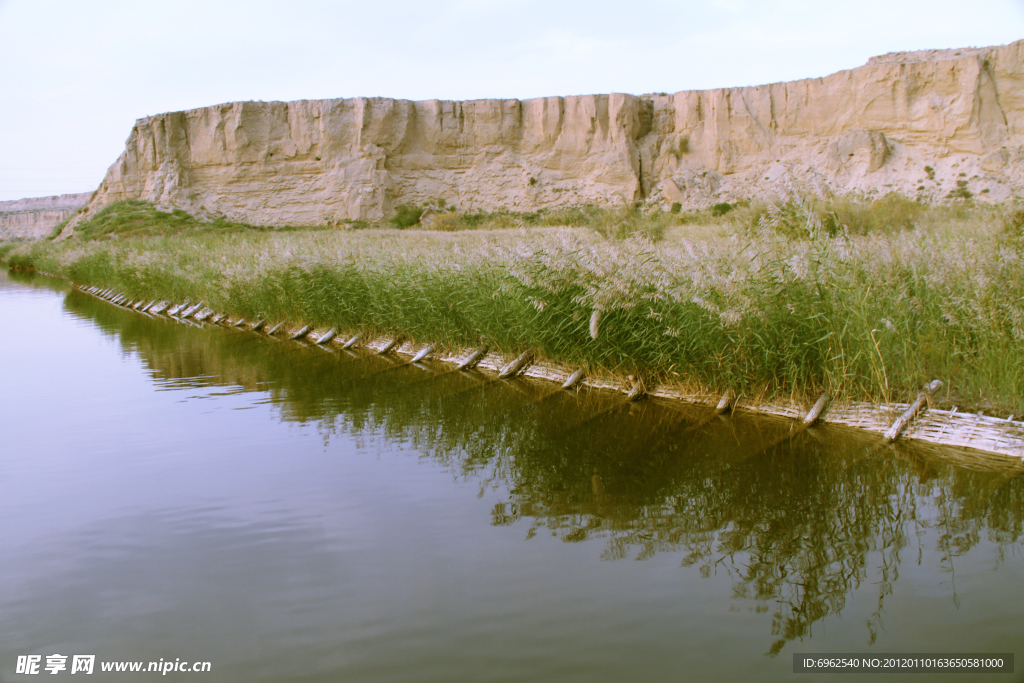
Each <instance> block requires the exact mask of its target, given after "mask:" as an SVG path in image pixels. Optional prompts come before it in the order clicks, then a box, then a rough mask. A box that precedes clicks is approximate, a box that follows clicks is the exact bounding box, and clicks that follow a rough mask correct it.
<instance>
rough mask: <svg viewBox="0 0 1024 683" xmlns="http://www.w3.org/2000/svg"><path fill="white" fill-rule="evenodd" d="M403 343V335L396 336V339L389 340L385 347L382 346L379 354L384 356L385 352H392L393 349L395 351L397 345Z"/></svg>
mask: <svg viewBox="0 0 1024 683" xmlns="http://www.w3.org/2000/svg"><path fill="white" fill-rule="evenodd" d="M401 343H402V338H401V337H395V338H394V339H392V340H391V341H389V342H388V343H387V344H385V345H384V348H382V349H381V350H380V351H378V352H377V355H379V356H383V355H384V354H385V353H390V352H391V351H393V350H394V349H395V347H396V346H398V345H399V344H401Z"/></svg>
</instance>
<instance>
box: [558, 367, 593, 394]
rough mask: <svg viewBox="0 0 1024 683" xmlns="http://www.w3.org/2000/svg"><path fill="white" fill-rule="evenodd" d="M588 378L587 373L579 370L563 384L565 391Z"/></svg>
mask: <svg viewBox="0 0 1024 683" xmlns="http://www.w3.org/2000/svg"><path fill="white" fill-rule="evenodd" d="M586 376H587V373H586V372H584V371H583V370H577V371H576V372H574V373H572V374H571V375H569V378H568V379H567V380H565V382H564V383H563V384H562V388H563V389H572V388H573V387H574V386H576V385H577V384H579V383H580V382H582V381H583V378H584V377H586Z"/></svg>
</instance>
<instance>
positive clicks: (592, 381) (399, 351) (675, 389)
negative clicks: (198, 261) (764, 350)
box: [35, 271, 1024, 476]
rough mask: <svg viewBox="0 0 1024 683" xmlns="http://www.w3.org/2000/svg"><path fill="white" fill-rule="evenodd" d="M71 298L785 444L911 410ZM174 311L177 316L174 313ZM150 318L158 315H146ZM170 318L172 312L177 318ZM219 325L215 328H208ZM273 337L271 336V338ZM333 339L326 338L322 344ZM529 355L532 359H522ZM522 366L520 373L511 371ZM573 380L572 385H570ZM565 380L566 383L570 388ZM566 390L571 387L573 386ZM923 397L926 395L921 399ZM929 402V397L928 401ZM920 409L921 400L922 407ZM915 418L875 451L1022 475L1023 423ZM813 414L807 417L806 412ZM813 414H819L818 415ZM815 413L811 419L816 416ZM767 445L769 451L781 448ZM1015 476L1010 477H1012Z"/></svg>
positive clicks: (942, 414)
mask: <svg viewBox="0 0 1024 683" xmlns="http://www.w3.org/2000/svg"><path fill="white" fill-rule="evenodd" d="M35 272H38V273H39V274H41V275H45V276H48V277H54V278H58V279H65V280H66V279H67V278H63V277H61V276H59V275H55V274H52V273H47V272H43V271H35ZM71 286H72V287H73V289H74V290H76V291H79V292H82V293H84V294H89V295H92V296H95V297H96V298H98V299H101V300H103V301H105V302H107V303H111V304H113V305H116V306H118V307H120V308H124V309H126V310H130V311H133V312H136V313H139V314H140V315H147V316H150V317H163V318H164V319H168V320H173V321H175V322H178V323H180V324H191V325H198V326H201V327H205V326H207V325H210V326H215V327H223V328H225V329H229V328H234V329H240V330H245V331H250V332H254V333H256V334H262V335H265V336H272V337H274V338H276V339H280V340H282V341H286V340H287V341H295V342H296V343H301V344H304V345H324V346H334V347H337V348H352V347H354V346H358V347H361V348H365V349H368V350H371V351H373V352H375V353H379V354H384V353H388V354H395V355H400V356H404V357H406V358H407V359H408V360H406V362H407V363H414V362H417V361H419V360H424V359H426V358H428V357H429V358H430V359H431V360H434V361H436V362H441V363H445V364H448V365H453V366H455V367H456V369H457V370H474V369H477V370H486V371H487V372H488V373H491V374H495V375H497V376H498V377H499V378H501V379H514V378H515V377H517V376H523V377H529V378H531V379H536V380H542V381H548V382H552V383H555V384H561V385H563V386H562V388H563V389H567V390H568V389H572V388H573V387H574V386H576V385H578V384H585V385H587V386H589V387H591V388H595V389H599V390H604V391H613V392H616V393H620V394H623V395H624V399H625V400H624V402H630V401H634V400H641V399H660V400H666V401H675V402H682V403H686V404H689V405H693V406H697V407H701V408H706V409H712V410H713V411H714V412H713V413H712V416H711V417H712V418H713V417H715V416H717V415H721V414H724V413H727V412H730V411H738V412H752V413H756V414H759V415H762V416H765V417H771V418H781V419H785V420H787V421H792V422H793V423H794V424H793V427H792V428H791V433H790V435H789V436H788V437H786V438H785V439H783V441H786V440H788V439H790V438H793V437H794V436H796V434H798V433H799V432H801V431H803V430H804V429H806V428H808V427H811V426H812V425H813V424H815V423H818V422H820V423H823V424H828V425H832V426H841V427H845V428H854V429H858V430H860V431H866V432H870V433H873V434H877V435H882V436H884V435H886V432H892V430H893V429H894V428H895V427H896V426H897V423H899V422H900V421H901V420H904V417H901V416H904V414H905V413H906V411H908V409H909V408H912V407H913V406H912V405H911V404H910V403H889V404H879V405H875V404H870V403H865V402H846V401H842V400H836V401H835V402H834V403H833V404H832V405H828V401H827V400H824V401H823V400H821V399H826V395H825V394H823V395H822V396H821V397H819V403H822V404H823V405H824V407H823V408H822V407H820V406H816V405H807V404H806V402H799V401H796V400H791V401H790V402H789V403H781V402H767V401H758V400H746V397H744V396H743V395H739V394H736V393H735V392H733V391H731V390H730V389H728V388H727V389H725V390H724V391H723V392H722V393H721V394H719V395H716V394H715V393H714V392H710V391H705V392H693V391H687V390H685V389H683V388H682V387H681V386H679V385H676V386H673V384H672V383H658V384H653V385H651V386H645V385H644V382H643V381H642V380H634V381H632V382H631V383H627V384H623V383H622V382H617V381H616V378H615V377H614V375H612V374H611V373H607V372H602V371H597V372H594V373H589V374H588V373H585V372H584V371H583V370H582V369H581V368H573V367H571V366H567V365H564V364H559V363H555V362H552V361H548V360H544V359H537V358H536V357H535V356H534V357H532V358H530V360H528V361H525V362H524V361H523V360H522V359H523V358H525V357H526V356H527V354H522V355H521V356H518V357H509V356H507V355H505V354H501V353H498V352H492V351H490V350H488V349H486V347H480V348H461V349H458V350H457V351H455V352H452V350H451V349H448V348H445V347H441V346H440V345H434V344H424V343H417V342H413V341H406V340H403V339H401V338H400V337H396V336H394V335H383V336H377V335H368V336H365V337H364V336H363V335H362V333H360V332H359V331H355V332H353V331H350V330H346V331H344V332H343V333H339V330H338V329H337V328H330V329H328V328H323V327H313V326H311V325H301V324H297V323H294V322H290V321H282V322H281V323H278V324H276V325H274V326H273V328H272V329H271V328H270V327H269V326H258V327H256V328H255V329H254V326H255V325H257V321H244V320H241V319H239V320H237V321H233V322H232V321H230V320H229V319H228V317H227V315H226V314H219V313H215V312H214V311H213V309H211V308H210V307H208V306H205V304H204V303H203V302H199V303H198V304H192V303H191V302H187V301H186V302H183V303H181V304H176V305H175V304H173V303H172V302H170V301H149V302H146V301H143V300H134V299H129V298H128V297H127V296H126V295H124V294H121V293H120V292H117V291H114V290H112V289H109V288H108V289H100V288H98V287H95V286H83V285H81V284H77V283H71ZM175 309H177V311H175ZM150 310H154V311H156V312H155V313H150V312H149V311H150ZM170 311H175V313H174V314H172V313H170ZM213 320H216V322H211V321H213ZM268 332H272V333H273V334H272V335H271V334H268ZM328 335H330V337H329V338H327V339H325V340H324V341H323V342H321V341H320V340H321V339H324V338H325V337H327V336H328ZM527 353H531V352H527ZM517 363H519V365H520V367H515V366H516V364H517ZM574 379H575V382H572V380H574ZM567 380H568V381H569V382H567ZM570 382H571V384H570ZM922 396H924V392H922ZM928 398H929V399H930V397H928ZM918 402H920V397H919V401H918ZM927 403H930V400H928V401H926V405H922V406H921V407H920V411H919V412H918V413H917V414H915V415H913V416H912V417H910V418H908V419H906V420H904V424H902V425H901V431H899V432H898V433H896V434H895V435H894V436H893V437H892V438H889V439H886V440H884V441H882V442H880V443H879V444H878V445H877V446H876V447H875V449H873V450H878V449H879V448H880V447H883V446H885V445H887V444H888V443H891V442H893V441H895V440H896V439H904V440H909V441H915V442H919V443H925V444H929V445H934V446H941V447H944V448H949V449H954V450H956V451H957V453H956V455H955V456H953V455H952V454H950V455H949V456H947V457H948V458H950V459H953V460H954V461H955V462H956V463H957V464H959V465H960V466H964V467H969V468H972V469H982V470H996V471H1005V472H1007V473H1011V472H1012V473H1014V474H1017V473H1022V472H1024V421H1020V420H1018V421H1014V420H1013V419H1012V417H1013V416H1011V419H1003V418H996V417H989V416H985V415H981V414H975V413H962V412H959V411H958V410H957V409H956V408H954V409H952V410H940V409H935V408H932V407H930V406H929V405H927ZM808 411H810V412H808ZM816 411H817V413H816ZM815 413H816V414H815ZM779 443H781V442H777V443H774V444H771V446H769V447H768V448H771V447H774V446H777V445H779ZM1014 474H1011V476H1013V475H1014Z"/></svg>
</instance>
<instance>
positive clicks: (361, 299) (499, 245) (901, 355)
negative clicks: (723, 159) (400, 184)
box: [7, 212, 1024, 415]
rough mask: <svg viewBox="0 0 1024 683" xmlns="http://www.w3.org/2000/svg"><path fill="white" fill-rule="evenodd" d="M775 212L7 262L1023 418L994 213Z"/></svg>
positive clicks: (562, 352) (1017, 336)
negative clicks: (609, 232) (938, 396)
mask: <svg viewBox="0 0 1024 683" xmlns="http://www.w3.org/2000/svg"><path fill="white" fill-rule="evenodd" d="M778 213H779V212H776V213H775V214H773V215H774V217H773V215H767V216H766V217H765V218H762V219H761V220H760V221H759V222H758V224H757V227H756V228H751V227H750V226H749V224H748V225H746V226H744V225H734V226H733V227H732V228H729V227H728V226H726V227H723V228H721V229H719V230H718V231H717V232H715V231H710V232H709V231H706V230H705V231H704V232H698V229H700V226H695V227H694V230H689V228H688V226H682V227H676V228H673V229H672V230H670V231H669V233H668V236H667V237H666V238H665V239H664V240H662V241H660V242H652V241H650V240H649V239H647V238H645V237H631V238H628V239H625V240H622V241H615V240H609V239H606V238H605V237H602V236H601V235H599V234H596V233H595V232H594V231H593V230H590V229H585V228H577V229H553V228H552V229H533V230H529V231H527V230H504V231H479V230H478V231H474V232H459V233H443V232H436V231H416V230H406V231H400V230H369V231H348V232H340V231H320V232H288V233H268V232H257V231H240V232H221V233H216V232H215V233H203V234H190V233H187V232H186V233H182V234H178V235H172V236H163V237H159V236H157V237H153V236H150V237H145V238H135V239H117V240H93V241H82V240H74V239H73V240H69V241H66V242H62V243H51V242H43V243H35V244H32V245H25V244H22V245H16V246H15V247H14V248H13V249H11V250H10V252H9V253H8V254H7V261H8V263H9V264H11V265H12V266H23V267H32V268H36V269H38V270H43V271H47V272H51V273H55V274H60V275H64V276H67V277H69V278H70V279H72V280H73V281H75V282H82V283H89V284H94V285H97V286H101V287H113V288H116V289H118V290H120V291H123V292H125V293H126V294H128V295H129V296H130V297H133V298H146V299H173V300H176V301H181V300H183V299H185V298H186V297H187V298H191V299H192V300H193V301H195V300H199V299H203V300H205V301H207V302H208V303H209V304H210V305H211V306H213V307H214V308H215V309H217V310H222V311H229V312H231V313H233V314H235V315H241V316H244V317H246V318H249V319H253V318H265V319H268V320H274V321H276V320H283V319H287V320H290V321H293V322H296V323H299V322H303V323H312V324H315V325H318V326H323V327H330V326H338V327H340V328H343V329H349V330H354V329H357V328H358V329H364V330H368V331H373V332H380V333H396V334H398V333H400V334H404V335H407V336H409V337H411V338H413V339H418V340H423V341H438V342H442V343H446V344H449V345H462V346H469V345H476V344H479V343H481V342H486V343H488V344H490V345H491V346H492V347H494V348H496V349H501V350H504V351H507V352H510V353H512V352H516V351H518V350H522V349H524V348H527V347H532V348H535V349H538V350H539V351H541V352H542V353H543V354H544V355H545V356H547V357H548V358H551V359H554V360H558V361H561V362H565V363H570V364H580V365H585V366H588V367H591V368H597V367H601V368H605V369H608V370H611V371H613V372H620V373H623V374H625V373H627V372H629V373H639V374H640V375H641V376H645V377H649V378H650V379H651V380H653V381H662V380H670V381H676V382H679V383H681V384H683V385H689V386H690V387H701V388H705V389H708V390H715V391H717V390H721V389H724V388H726V387H731V388H734V389H737V390H739V391H741V392H743V393H744V394H746V395H747V396H748V397H751V398H756V397H763V398H768V397H772V396H777V395H792V394H797V395H800V396H810V395H813V394H815V393H816V392H818V391H820V390H822V389H827V390H829V391H831V392H833V393H835V394H838V395H839V396H841V397H845V398H848V399H856V400H873V401H889V400H905V399H907V398H908V397H910V396H911V395H912V394H913V393H915V392H916V391H917V389H918V388H919V387H920V386H921V385H922V384H923V383H925V382H926V381H928V380H931V379H933V378H940V379H943V380H944V381H945V382H946V387H947V389H946V390H944V391H945V392H946V393H944V395H943V397H942V400H943V402H946V403H949V402H956V404H957V405H960V406H961V407H962V408H965V409H966V408H979V407H980V408H985V409H989V410H995V411H997V412H1001V413H1016V414H1018V415H1019V414H1021V413H1024V398H1022V397H1024V353H1022V352H1024V242H1022V240H1021V239H1020V236H1019V234H1015V233H1014V232H1013V230H1012V229H1008V228H1007V227H1006V226H1007V225H1008V224H1007V223H1006V221H1005V220H1004V219H1002V218H1001V217H1000V216H999V215H998V214H997V213H995V212H989V213H984V212H982V213H975V214H970V215H966V216H961V217H960V218H957V217H956V216H952V215H951V216H949V217H947V220H944V221H940V222H936V221H931V222H926V221H921V222H920V224H919V225H918V227H907V228H906V229H902V230H898V231H894V232H891V233H888V234H885V233H882V234H868V235H851V234H850V232H849V231H842V230H840V231H838V232H837V231H830V230H828V229H826V228H827V226H826V225H824V224H823V222H822V221H821V220H820V219H819V218H816V217H815V214H814V213H813V212H805V213H804V214H803V216H802V218H801V220H803V221H804V234H803V235H802V236H801V237H800V238H799V239H793V237H792V236H790V235H786V234H785V232H786V231H785V230H779V229H778V226H777V225H775V226H773V224H772V221H773V220H774V221H776V222H778V221H780V220H782V219H781V218H779V215H778ZM769 214H770V212H769ZM744 220H746V219H744ZM1018 232H1019V231H1018ZM696 234H700V235H703V237H702V238H700V239H695V238H693V235H696Z"/></svg>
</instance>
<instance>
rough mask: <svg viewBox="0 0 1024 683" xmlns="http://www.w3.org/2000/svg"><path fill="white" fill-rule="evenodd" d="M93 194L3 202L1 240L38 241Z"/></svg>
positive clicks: (0, 208)
mask: <svg viewBox="0 0 1024 683" xmlns="http://www.w3.org/2000/svg"><path fill="white" fill-rule="evenodd" d="M92 194H93V193H92V192H83V193H81V194H62V195H57V196H54V197H36V198H33V199H16V200H14V201H8V202H0V239H12V238H13V239H39V238H41V237H46V236H47V235H49V234H50V233H51V232H53V229H54V228H55V227H57V226H58V225H60V224H61V223H62V222H63V221H65V220H67V218H68V217H69V216H71V215H73V214H74V213H75V212H76V211H78V210H79V209H80V208H82V207H83V206H84V205H85V203H86V202H88V201H89V198H90V197H92Z"/></svg>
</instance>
